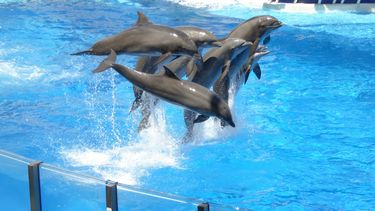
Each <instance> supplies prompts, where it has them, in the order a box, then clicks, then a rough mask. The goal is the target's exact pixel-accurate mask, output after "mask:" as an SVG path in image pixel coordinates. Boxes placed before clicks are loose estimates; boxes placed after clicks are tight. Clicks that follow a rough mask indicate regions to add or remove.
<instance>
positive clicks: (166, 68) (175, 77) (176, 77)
mask: <svg viewBox="0 0 375 211" xmlns="http://www.w3.org/2000/svg"><path fill="white" fill-rule="evenodd" d="M164 70H165V71H164V75H165V76H167V77H169V78H173V79H176V80H180V79H179V78H178V76H177V75H176V74H174V72H173V71H172V70H170V69H169V68H168V67H167V66H164Z"/></svg>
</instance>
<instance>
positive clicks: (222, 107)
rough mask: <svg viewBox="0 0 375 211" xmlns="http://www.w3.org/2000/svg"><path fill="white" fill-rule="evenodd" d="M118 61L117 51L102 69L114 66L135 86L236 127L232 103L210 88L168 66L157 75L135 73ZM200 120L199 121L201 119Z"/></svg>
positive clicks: (103, 63) (110, 56) (102, 65)
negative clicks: (181, 76)
mask: <svg viewBox="0 0 375 211" xmlns="http://www.w3.org/2000/svg"><path fill="white" fill-rule="evenodd" d="M115 61H116V52H115V51H114V50H111V53H110V55H109V56H108V57H107V58H106V59H105V60H104V61H103V62H102V63H101V64H100V65H99V67H98V68H100V69H104V70H106V69H109V68H111V67H112V68H113V69H115V70H116V71H117V72H118V73H120V74H121V75H122V76H124V77H125V78H126V79H128V80H129V81H130V82H131V83H133V84H134V85H136V86H138V87H140V88H141V89H143V90H144V91H146V92H149V93H151V94H153V95H155V96H157V97H159V98H161V99H163V100H165V101H168V102H170V103H173V104H176V105H179V106H182V107H184V108H186V109H189V110H192V111H194V112H197V113H199V114H201V116H216V117H218V118H220V119H223V120H224V121H225V122H226V123H228V124H229V125H231V126H232V127H235V123H234V122H233V119H232V114H231V111H230V109H229V106H228V104H227V103H226V102H225V101H224V100H223V99H222V98H221V97H219V96H218V95H217V94H216V93H214V92H212V91H210V90H208V89H207V88H205V87H203V86H201V85H199V84H196V83H193V82H190V81H181V80H180V79H179V78H178V77H177V76H176V75H175V74H174V73H173V72H172V71H170V70H169V69H168V68H167V67H164V72H163V73H161V74H159V75H155V74H147V73H142V72H138V71H132V70H131V69H129V68H127V67H125V66H122V65H120V64H116V63H115ZM95 72H96V71H95ZM197 121H199V117H198V118H197Z"/></svg>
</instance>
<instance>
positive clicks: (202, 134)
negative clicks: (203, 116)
mask: <svg viewBox="0 0 375 211" xmlns="http://www.w3.org/2000/svg"><path fill="white" fill-rule="evenodd" d="M235 87H236V86H235V84H232V85H231V87H230V89H229V99H228V105H229V108H230V110H231V112H232V118H233V121H234V122H236V127H235V128H233V127H231V126H229V125H228V126H226V127H224V128H222V127H221V126H220V120H219V119H218V118H215V117H211V118H210V119H208V120H207V121H205V122H203V123H199V126H198V124H196V125H195V126H194V130H193V144H196V145H202V144H210V143H215V142H217V141H218V139H228V137H230V136H233V135H234V134H235V133H236V131H237V130H238V129H239V128H241V125H240V124H239V121H236V115H235V106H234V101H235Z"/></svg>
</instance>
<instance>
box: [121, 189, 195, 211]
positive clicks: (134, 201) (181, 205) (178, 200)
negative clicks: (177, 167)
mask: <svg viewBox="0 0 375 211" xmlns="http://www.w3.org/2000/svg"><path fill="white" fill-rule="evenodd" d="M117 190H118V204H119V210H132V211H144V210H148V211H160V210H173V211H189V210H192V211H195V210H197V205H196V204H197V203H196V202H194V200H192V199H188V198H182V197H177V196H173V195H169V194H164V193H159V192H152V191H144V190H142V189H136V188H133V187H129V186H126V185H122V184H120V185H119V186H118V188H117Z"/></svg>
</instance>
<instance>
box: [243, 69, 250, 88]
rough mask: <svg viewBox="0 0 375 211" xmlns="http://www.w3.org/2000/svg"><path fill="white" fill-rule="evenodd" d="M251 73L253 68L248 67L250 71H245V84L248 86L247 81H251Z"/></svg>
mask: <svg viewBox="0 0 375 211" xmlns="http://www.w3.org/2000/svg"><path fill="white" fill-rule="evenodd" d="M250 72H251V67H248V69H247V70H246V71H245V81H244V84H246V82H247V79H249V75H250Z"/></svg>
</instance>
